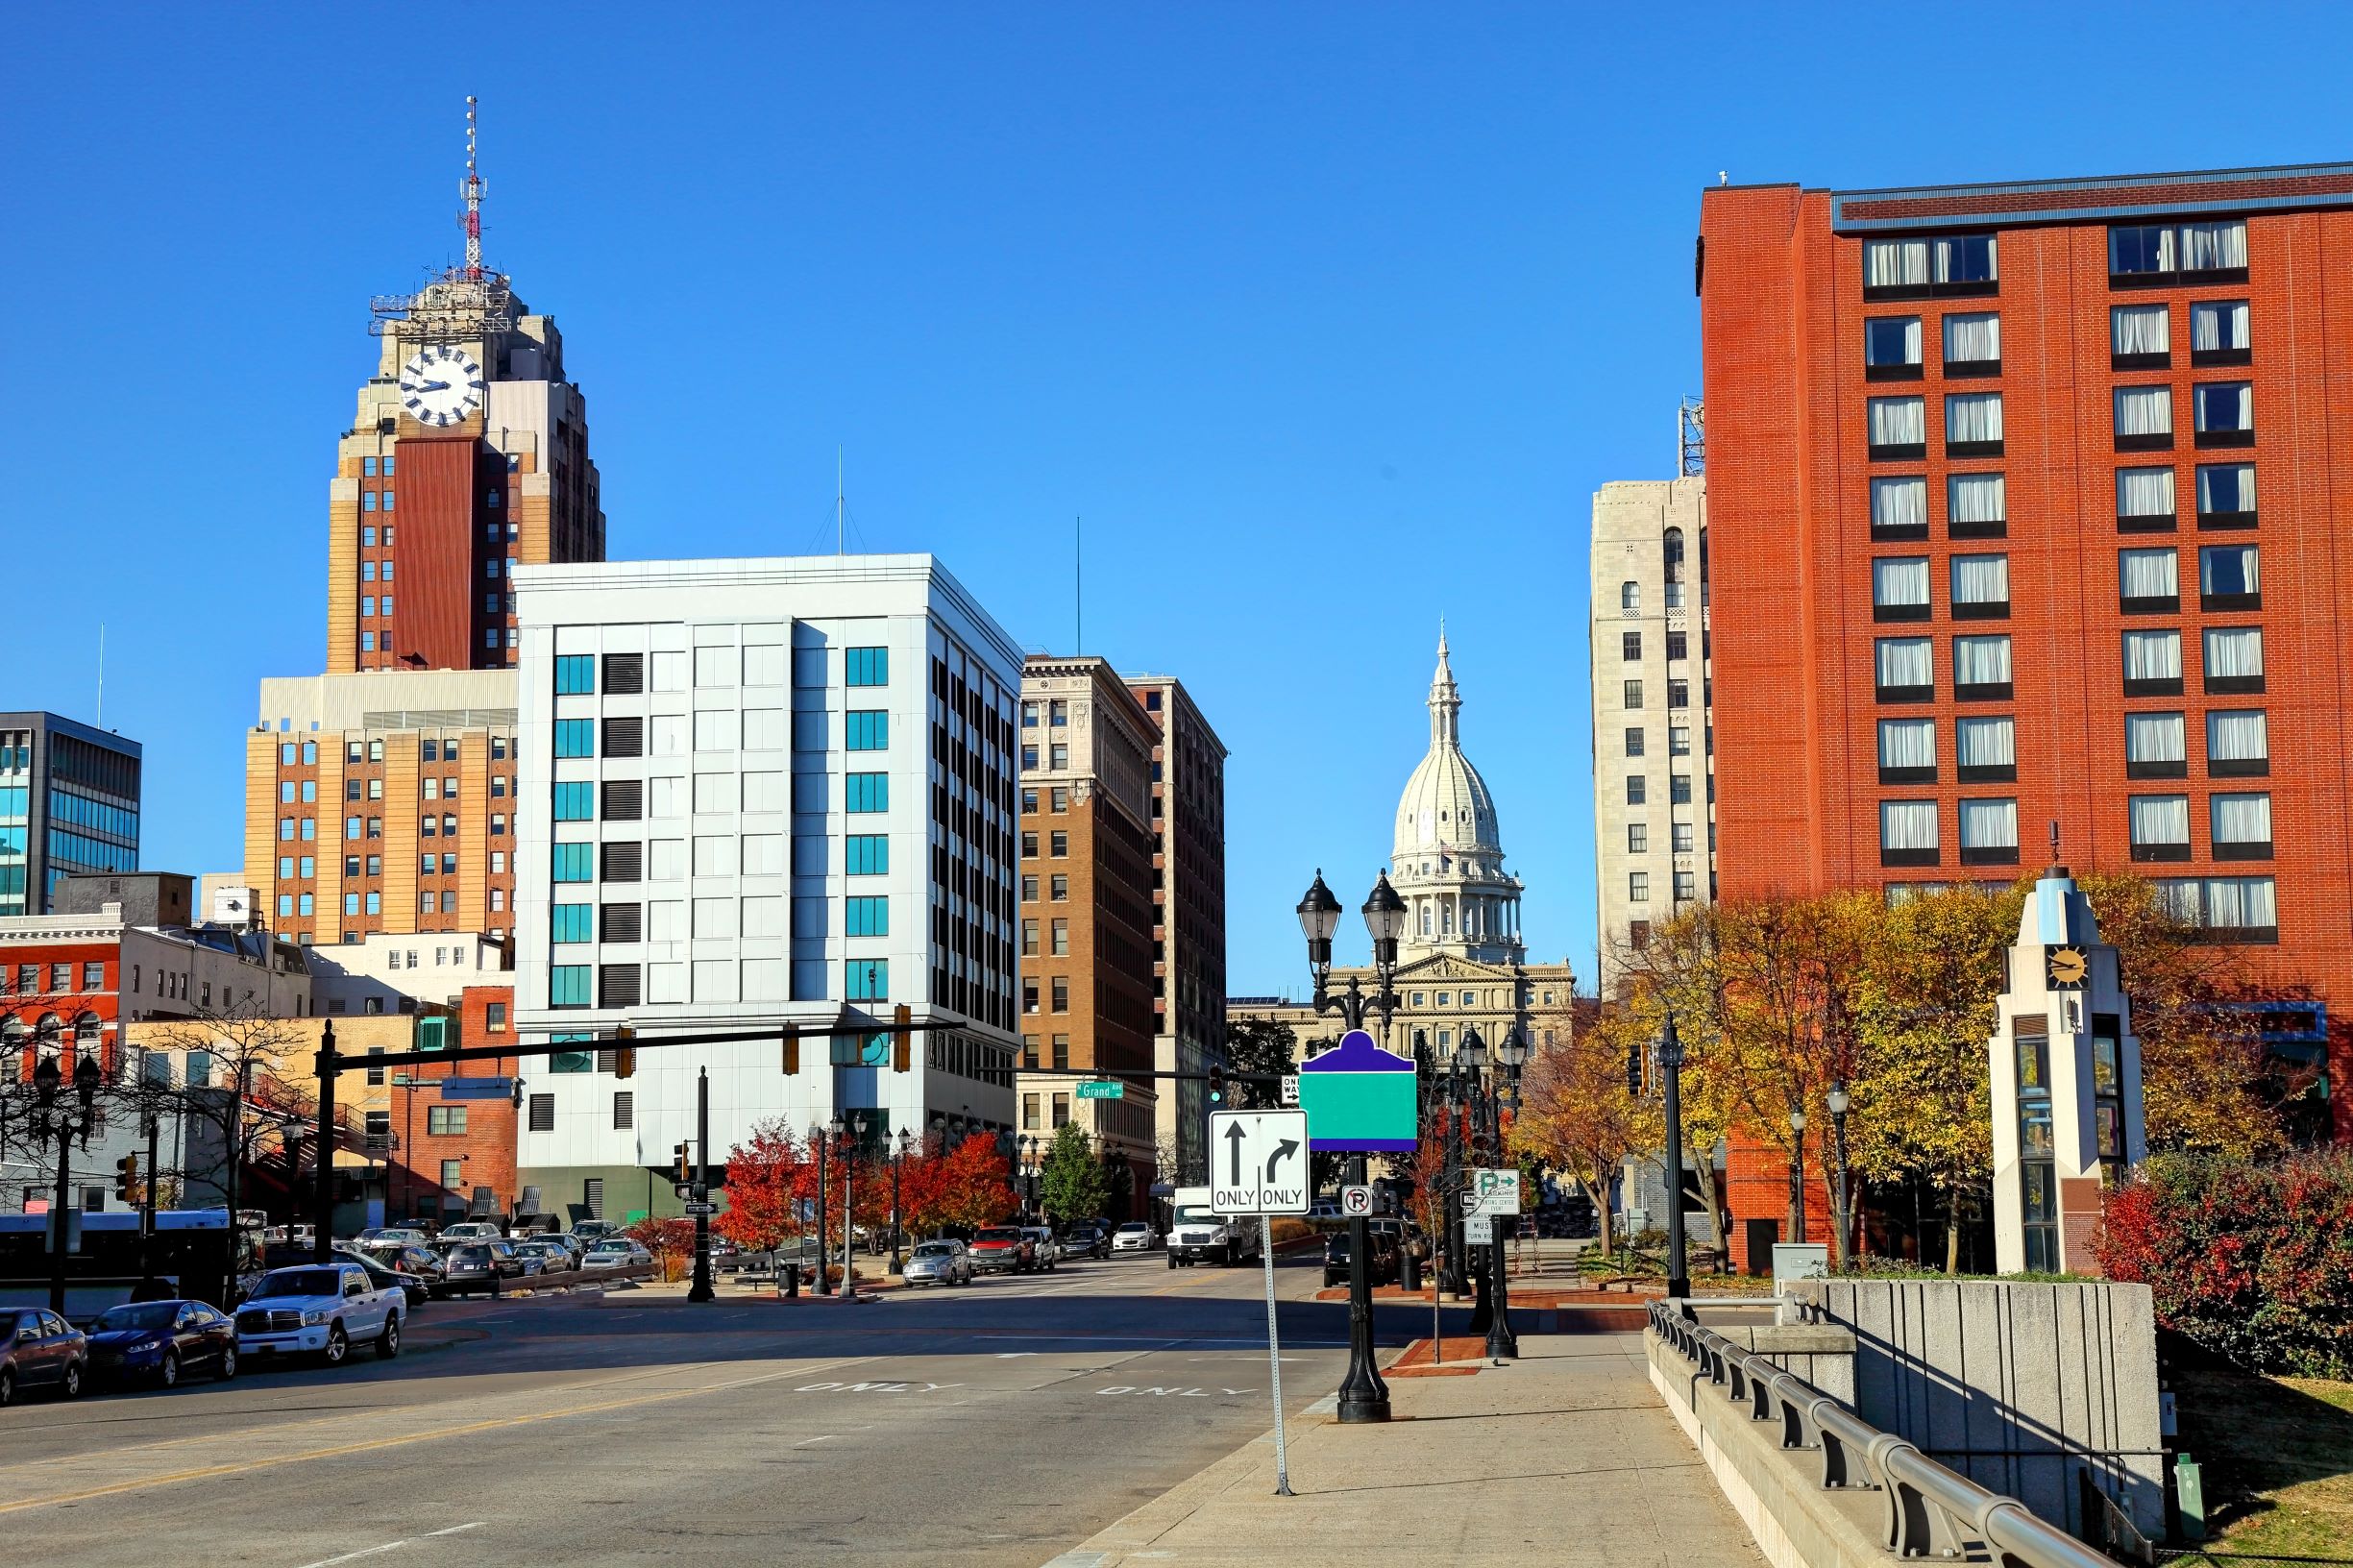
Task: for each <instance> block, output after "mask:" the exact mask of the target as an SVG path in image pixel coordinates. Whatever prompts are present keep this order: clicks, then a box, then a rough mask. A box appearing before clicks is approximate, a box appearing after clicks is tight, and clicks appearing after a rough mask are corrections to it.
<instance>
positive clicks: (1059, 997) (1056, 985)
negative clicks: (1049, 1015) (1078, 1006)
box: [1050, 974, 1070, 1013]
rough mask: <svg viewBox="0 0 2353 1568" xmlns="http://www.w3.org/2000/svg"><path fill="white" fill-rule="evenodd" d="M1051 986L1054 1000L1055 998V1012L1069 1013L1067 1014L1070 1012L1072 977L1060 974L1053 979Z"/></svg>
mask: <svg viewBox="0 0 2353 1568" xmlns="http://www.w3.org/2000/svg"><path fill="white" fill-rule="evenodd" d="M1050 984H1051V992H1052V995H1053V998H1054V1011H1055V1012H1057V1013H1067V1012H1069V1011H1070V977H1069V976H1068V975H1064V974H1058V975H1055V976H1054V977H1053V979H1052V981H1051V983H1050Z"/></svg>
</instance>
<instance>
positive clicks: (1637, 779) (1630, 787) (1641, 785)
mask: <svg viewBox="0 0 2353 1568" xmlns="http://www.w3.org/2000/svg"><path fill="white" fill-rule="evenodd" d="M1649 797H1650V788H1649V781H1648V780H1647V779H1645V778H1644V777H1643V775H1642V774H1640V773H1629V774H1627V775H1626V803H1627V804H1628V805H1630V806H1639V805H1641V804H1643V803H1644V801H1646V800H1647V799H1649Z"/></svg>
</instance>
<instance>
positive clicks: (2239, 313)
mask: <svg viewBox="0 0 2353 1568" xmlns="http://www.w3.org/2000/svg"><path fill="white" fill-rule="evenodd" d="M2254 357H2255V351H2254V344H2253V341H2252V340H2251V339H2250V338H2249V337H2248V336H2247V309H2246V301H2244V300H2207V301H2204V302H2203V303H2200V304H2196V305H2193V306H2190V363H2192V364H2193V365H2243V364H2247V363H2249V362H2251V361H2252V360H2253V359H2254Z"/></svg>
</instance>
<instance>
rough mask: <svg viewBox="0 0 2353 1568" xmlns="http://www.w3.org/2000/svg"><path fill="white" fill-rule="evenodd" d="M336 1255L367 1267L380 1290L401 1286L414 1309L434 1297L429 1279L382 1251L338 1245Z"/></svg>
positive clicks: (372, 1281) (346, 1260) (369, 1280)
mask: <svg viewBox="0 0 2353 1568" xmlns="http://www.w3.org/2000/svg"><path fill="white" fill-rule="evenodd" d="M335 1256H336V1257H338V1258H340V1259H342V1260H343V1261H344V1262H352V1263H357V1264H358V1265H359V1266H360V1267H361V1268H364V1269H366V1270H367V1271H368V1283H369V1284H370V1285H372V1286H376V1288H377V1289H379V1290H389V1289H391V1288H392V1287H393V1286H396V1285H397V1286H400V1287H401V1295H402V1296H403V1297H404V1299H405V1300H406V1301H407V1303H408V1305H409V1306H410V1307H411V1308H412V1309H413V1308H417V1307H421V1306H423V1305H424V1304H425V1303H427V1302H429V1301H430V1300H432V1299H433V1286H432V1283H431V1282H430V1281H429V1280H428V1279H426V1278H425V1277H424V1276H423V1275H421V1274H414V1273H411V1272H409V1271H408V1270H407V1269H404V1268H403V1267H401V1266H400V1265H399V1264H398V1263H396V1262H393V1261H392V1260H391V1259H389V1258H387V1257H385V1256H384V1255H383V1254H382V1253H380V1252H378V1251H374V1250H372V1249H369V1248H364V1247H337V1248H336V1249H335Z"/></svg>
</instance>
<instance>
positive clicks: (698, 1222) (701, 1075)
mask: <svg viewBox="0 0 2353 1568" xmlns="http://www.w3.org/2000/svg"><path fill="white" fill-rule="evenodd" d="M695 1156H696V1160H697V1164H696V1166H695V1185H694V1186H693V1187H691V1188H688V1190H689V1191H691V1192H693V1193H694V1194H695V1283H694V1284H693V1285H691V1286H688V1287H687V1291H686V1299H687V1300H689V1301H692V1302H705V1301H709V1300H711V1299H712V1298H713V1296H714V1295H715V1294H716V1292H715V1291H714V1290H713V1289H712V1288H711V1069H710V1068H708V1067H704V1068H702V1069H701V1070H699V1072H697V1073H696V1075H695Z"/></svg>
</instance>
